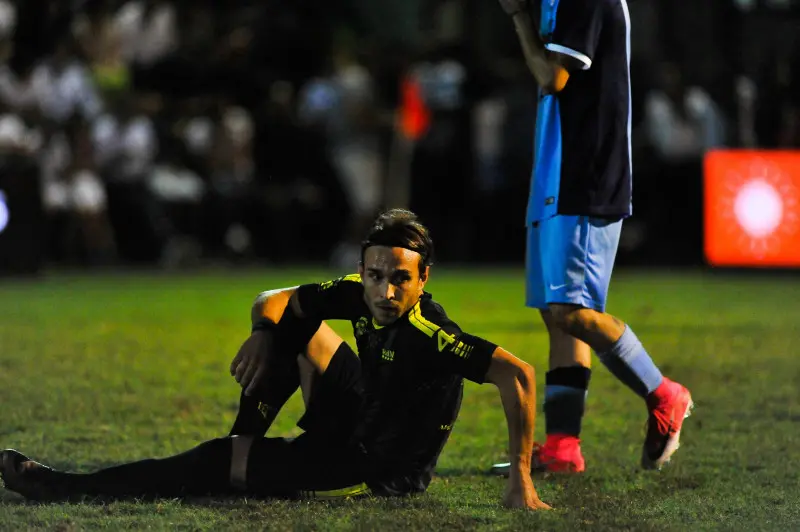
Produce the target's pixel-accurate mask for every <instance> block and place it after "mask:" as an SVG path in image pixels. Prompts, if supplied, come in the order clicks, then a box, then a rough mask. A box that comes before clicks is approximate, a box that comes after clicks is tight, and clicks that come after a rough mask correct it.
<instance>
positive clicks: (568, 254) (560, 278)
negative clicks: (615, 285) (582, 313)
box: [540, 215, 622, 312]
mask: <svg viewBox="0 0 800 532" xmlns="http://www.w3.org/2000/svg"><path fill="white" fill-rule="evenodd" d="M621 229H622V220H605V219H602V218H593V217H589V216H561V215H559V216H554V217H553V218H549V219H547V220H545V221H544V222H542V226H541V237H540V245H541V250H542V253H543V256H544V261H543V266H542V270H543V277H544V285H545V292H546V299H547V303H565V304H572V305H579V306H581V307H585V308H591V309H594V310H597V311H599V312H604V311H605V306H606V299H607V296H608V286H609V283H610V282H611V272H612V270H613V269H614V260H615V258H616V255H617V248H618V246H619V237H620V232H621Z"/></svg>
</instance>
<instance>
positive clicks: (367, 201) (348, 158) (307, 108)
mask: <svg viewBox="0 0 800 532" xmlns="http://www.w3.org/2000/svg"><path fill="white" fill-rule="evenodd" d="M377 103H378V102H377V95H376V94H375V88H374V81H373V79H372V75H371V74H370V72H369V70H368V69H367V68H366V67H365V66H364V65H363V64H361V63H360V62H359V61H358V59H357V58H356V54H355V46H354V43H353V42H351V41H348V40H347V39H345V40H343V41H342V42H340V43H339V44H338V46H337V47H336V48H335V49H334V52H333V56H332V60H331V71H330V74H329V75H327V76H324V77H320V78H316V79H313V80H311V81H310V82H309V83H308V85H306V87H305V89H304V91H303V96H302V101H301V104H300V115H301V117H302V118H303V119H304V120H305V121H306V122H307V123H309V124H317V125H320V126H321V127H323V128H324V130H325V132H326V141H327V147H328V150H329V153H330V158H331V162H332V163H333V165H334V168H335V170H336V173H337V175H338V177H339V179H340V181H341V184H342V188H343V189H344V191H345V194H346V196H347V201H348V204H349V206H350V212H351V217H350V223H349V224H348V225H349V227H348V229H347V232H346V234H345V236H344V238H343V239H342V241H341V242H340V243H339V245H338V246H337V247H336V249H335V250H334V252H333V255H332V257H331V264H332V265H333V266H334V267H336V268H340V269H348V268H349V269H352V268H353V267H355V265H356V264H358V260H359V258H360V253H361V248H360V238H361V236H362V235H363V234H364V231H366V230H367V229H368V228H369V224H370V222H371V221H372V220H373V219H374V217H375V215H376V214H377V211H378V209H379V208H380V205H381V201H382V198H383V181H384V176H383V172H384V168H383V160H382V157H381V148H380V138H379V133H378V106H377Z"/></svg>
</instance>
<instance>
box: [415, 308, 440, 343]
mask: <svg viewBox="0 0 800 532" xmlns="http://www.w3.org/2000/svg"><path fill="white" fill-rule="evenodd" d="M419 304H420V302H419V301H417V304H416V305H414V306H413V307H411V311H410V312H409V313H408V321H409V323H411V325H413V326H414V327H416V328H417V329H419V330H420V331H422V332H424V333H425V334H427V335H428V337H430V338H433V335H434V334H436V331H438V330H439V329H441V327H440V326H438V325H436V324H435V323H433V322H432V321H431V320H429V319H427V318H426V317H425V316H423V315H422V309H421V308H420V305H419Z"/></svg>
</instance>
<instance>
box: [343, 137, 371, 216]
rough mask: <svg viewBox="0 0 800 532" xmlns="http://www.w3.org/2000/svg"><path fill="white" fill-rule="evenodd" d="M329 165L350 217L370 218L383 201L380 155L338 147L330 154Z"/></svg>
mask: <svg viewBox="0 0 800 532" xmlns="http://www.w3.org/2000/svg"><path fill="white" fill-rule="evenodd" d="M333 164H334V165H335V167H336V171H337V172H338V174H339V177H340V179H341V180H342V188H344V192H345V195H346V196H347V201H348V202H349V203H350V206H351V207H352V209H353V212H354V214H355V215H356V216H358V215H365V216H366V215H369V216H372V215H374V214H375V212H376V211H377V210H378V208H379V207H380V204H381V200H382V198H383V172H382V170H383V169H382V161H381V156H380V152H378V151H375V150H370V149H365V148H339V149H337V150H335V151H334V154H333Z"/></svg>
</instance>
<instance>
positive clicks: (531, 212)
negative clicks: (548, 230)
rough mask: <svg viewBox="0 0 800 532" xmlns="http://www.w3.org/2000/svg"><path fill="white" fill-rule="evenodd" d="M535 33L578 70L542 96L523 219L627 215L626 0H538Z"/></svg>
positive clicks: (629, 186)
mask: <svg viewBox="0 0 800 532" xmlns="http://www.w3.org/2000/svg"><path fill="white" fill-rule="evenodd" d="M541 8H542V11H541V23H540V28H539V32H540V35H541V37H542V40H543V42H544V43H545V47H546V48H547V49H548V50H550V51H551V52H556V53H560V54H566V55H569V56H572V57H573V58H575V59H577V60H578V61H580V62H581V63H582V64H583V70H580V71H578V72H575V73H573V74H571V75H570V78H569V81H568V82H567V85H566V87H565V88H564V89H563V90H562V91H561V92H559V93H557V94H542V93H541V92H540V95H539V107H538V115H537V123H536V147H535V152H536V153H535V163H534V170H533V176H532V183H531V191H530V198H529V202H528V213H527V222H528V223H532V222H537V221H540V220H542V219H546V218H549V217H551V216H554V215H556V214H567V215H587V216H600V217H609V218H617V217H619V218H622V217H626V216H629V215H630V214H631V192H632V183H631V172H632V168H631V167H632V162H631V88H630V74H629V64H630V17H629V14H628V6H627V4H626V1H625V0H542V3H541Z"/></svg>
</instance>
